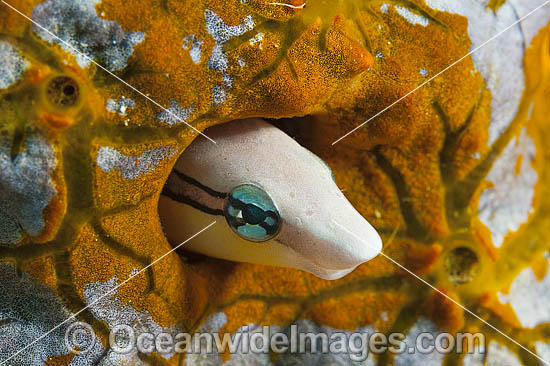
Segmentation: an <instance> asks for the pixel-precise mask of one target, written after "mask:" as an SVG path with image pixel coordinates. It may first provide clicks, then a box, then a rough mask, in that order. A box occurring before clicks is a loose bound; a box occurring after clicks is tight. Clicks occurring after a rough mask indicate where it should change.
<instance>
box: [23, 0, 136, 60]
mask: <svg viewBox="0 0 550 366" xmlns="http://www.w3.org/2000/svg"><path fill="white" fill-rule="evenodd" d="M99 3H101V0H71V1H67V0H46V1H44V2H41V3H39V4H38V5H37V6H36V7H35V8H34V9H33V11H32V19H33V20H34V21H35V22H36V23H37V24H40V25H41V26H43V27H44V28H46V29H47V30H49V31H50V32H51V33H53V34H55V35H56V36H57V37H59V38H60V39H62V40H63V41H64V42H61V41H60V40H59V39H58V38H57V37H54V36H52V35H51V34H50V33H48V32H46V31H45V30H44V29H42V28H40V27H38V26H36V25H34V26H33V29H34V31H35V32H36V33H37V34H38V36H39V37H40V38H42V39H43V40H45V41H47V42H51V43H57V44H59V45H60V46H61V47H62V48H63V49H64V50H65V51H67V52H69V53H71V54H72V55H73V56H74V57H75V58H76V61H77V63H78V65H79V66H80V67H82V68H86V67H88V66H89V65H90V59H96V60H97V61H98V62H100V63H103V66H105V67H106V68H107V69H109V70H111V71H116V70H122V69H124V68H125V67H126V65H127V62H128V58H129V57H130V56H131V55H132V53H133V52H134V47H135V46H136V45H137V44H139V43H141V42H143V40H144V39H145V34H144V33H142V32H125V31H124V30H123V29H122V27H121V26H120V24H118V23H117V22H115V21H112V20H105V19H102V18H100V17H99V16H98V15H97V12H96V9H95V7H96V5H97V4H99ZM66 43H68V44H69V45H71V47H69V46H68V45H67V44H66Z"/></svg>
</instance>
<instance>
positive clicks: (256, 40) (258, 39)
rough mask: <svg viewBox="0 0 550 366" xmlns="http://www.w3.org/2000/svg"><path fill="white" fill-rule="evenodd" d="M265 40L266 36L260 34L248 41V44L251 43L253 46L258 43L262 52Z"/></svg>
mask: <svg viewBox="0 0 550 366" xmlns="http://www.w3.org/2000/svg"><path fill="white" fill-rule="evenodd" d="M263 39H264V35H263V34H262V33H261V32H258V33H257V34H256V35H255V36H254V37H252V38H250V39H249V40H248V42H249V43H250V45H251V46H253V45H255V44H256V43H257V44H258V48H259V49H260V50H261V49H263V47H262V41H263Z"/></svg>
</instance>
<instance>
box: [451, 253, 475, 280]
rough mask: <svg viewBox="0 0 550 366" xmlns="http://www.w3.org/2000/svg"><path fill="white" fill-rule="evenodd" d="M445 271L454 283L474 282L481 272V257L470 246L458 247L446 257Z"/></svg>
mask: <svg viewBox="0 0 550 366" xmlns="http://www.w3.org/2000/svg"><path fill="white" fill-rule="evenodd" d="M445 271H446V272H447V274H448V275H449V280H450V281H451V282H453V283H456V284H460V285H461V284H465V283H469V282H472V281H473V279H474V278H475V277H476V275H477V274H478V272H479V258H478V256H477V254H476V253H475V252H474V251H473V250H472V249H470V248H468V247H456V248H454V249H453V250H451V251H450V252H449V253H448V254H447V256H446V258H445Z"/></svg>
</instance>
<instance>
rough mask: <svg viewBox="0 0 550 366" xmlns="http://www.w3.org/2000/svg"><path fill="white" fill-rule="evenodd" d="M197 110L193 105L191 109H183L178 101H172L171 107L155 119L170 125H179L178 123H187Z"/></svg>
mask: <svg viewBox="0 0 550 366" xmlns="http://www.w3.org/2000/svg"><path fill="white" fill-rule="evenodd" d="M194 110H195V107H194V106H193V105H191V106H190V107H189V108H183V107H182V106H180V105H179V104H178V101H177V100H175V99H172V100H171V101H170V107H168V108H167V110H165V111H162V112H160V113H159V114H157V115H156V116H155V117H157V118H158V119H160V120H161V122H164V123H166V124H169V125H177V124H178V123H184V122H186V121H187V119H188V118H189V116H191V113H193V111H194Z"/></svg>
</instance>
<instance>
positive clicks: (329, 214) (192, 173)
mask: <svg viewBox="0 0 550 366" xmlns="http://www.w3.org/2000/svg"><path fill="white" fill-rule="evenodd" d="M205 134H206V135H207V136H208V137H210V138H211V139H212V140H214V141H215V142H216V143H215V144H214V143H212V142H211V141H209V140H208V139H206V138H205V137H203V136H198V137H196V138H195V140H194V141H193V142H192V143H191V145H190V146H188V147H187V148H186V149H185V151H183V153H182V154H181V155H180V156H179V157H178V159H177V161H176V163H175V165H174V168H173V170H172V172H171V173H170V175H169V177H168V179H167V181H166V184H165V186H164V188H163V190H162V193H161V195H160V198H159V217H160V221H161V224H162V227H163V230H164V231H165V234H166V237H167V239H168V241H169V242H170V243H171V244H172V245H177V244H179V243H181V242H183V241H185V240H186V239H188V238H189V237H191V236H192V235H193V234H195V233H196V232H198V231H199V230H200V229H201V228H203V227H204V226H206V225H207V224H209V223H211V222H213V220H215V221H216V224H215V225H213V226H212V227H211V228H209V229H208V230H205V231H204V232H202V233H201V234H200V235H198V236H197V237H195V238H194V239H193V240H191V241H189V242H188V243H186V244H185V246H184V249H185V250H189V251H192V252H197V253H201V254H204V255H207V256H211V257H215V258H221V259H225V260H230V261H237V262H245V263H255V264H264V265H270V266H280V267H290V268H296V269H299V270H302V271H306V272H309V273H312V274H314V275H315V276H317V277H320V278H323V279H326V280H335V279H339V278H342V277H344V276H345V275H347V274H349V273H350V272H352V271H353V270H354V269H355V268H356V267H357V266H359V265H360V264H362V263H365V262H367V261H369V260H371V259H372V258H374V257H376V256H377V255H378V254H379V253H380V251H381V250H382V239H381V238H380V236H379V235H378V233H377V231H376V230H375V229H374V227H373V226H372V225H371V224H370V223H369V222H368V221H367V220H366V219H365V218H364V217H363V216H362V215H361V214H360V213H359V212H357V210H356V209H355V208H354V207H353V205H352V204H351V203H350V202H349V201H348V200H347V198H346V197H345V196H344V194H343V193H342V191H341V190H340V188H339V187H338V185H337V184H336V181H335V179H334V175H333V173H332V170H331V169H330V167H329V166H328V165H327V164H326V163H325V162H324V161H323V160H322V159H321V158H319V157H318V156H317V155H315V154H313V153H312V152H311V151H309V150H307V149H306V148H304V147H302V146H301V145H300V144H299V143H298V142H296V141H295V140H294V139H293V138H292V137H290V136H288V135H287V134H286V133H284V132H283V131H282V130H280V129H279V128H277V127H275V126H273V125H272V124H270V123H268V122H266V121H264V120H262V119H259V118H251V119H243V120H235V121H231V122H227V123H223V124H219V125H216V126H213V127H210V128H208V129H207V130H205ZM344 226H345V227H344Z"/></svg>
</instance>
